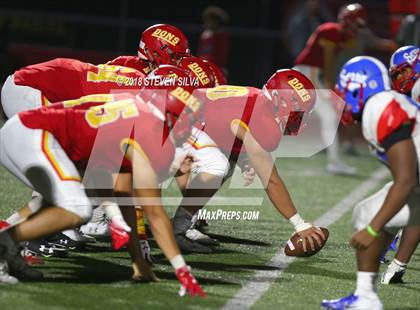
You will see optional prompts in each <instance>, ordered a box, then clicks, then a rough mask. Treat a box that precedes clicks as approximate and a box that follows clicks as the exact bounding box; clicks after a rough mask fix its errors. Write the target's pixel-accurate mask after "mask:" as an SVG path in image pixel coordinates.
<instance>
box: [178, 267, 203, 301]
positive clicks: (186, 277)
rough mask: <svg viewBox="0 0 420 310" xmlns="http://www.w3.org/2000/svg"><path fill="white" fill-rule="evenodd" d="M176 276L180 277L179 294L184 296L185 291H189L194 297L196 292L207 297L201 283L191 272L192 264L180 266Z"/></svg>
mask: <svg viewBox="0 0 420 310" xmlns="http://www.w3.org/2000/svg"><path fill="white" fill-rule="evenodd" d="M176 276H177V278H178V281H179V282H180V283H181V288H180V289H179V296H184V295H185V293H186V292H187V291H188V293H189V294H190V295H191V296H193V297H194V296H195V295H196V294H198V295H200V296H201V297H206V293H204V291H203V289H202V288H201V286H200V284H199V283H198V282H197V280H196V279H195V278H194V276H193V274H192V273H191V268H190V266H184V267H181V268H178V269H177V270H176Z"/></svg>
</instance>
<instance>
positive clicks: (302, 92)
mask: <svg viewBox="0 0 420 310" xmlns="http://www.w3.org/2000/svg"><path fill="white" fill-rule="evenodd" d="M287 84H289V85H290V86H292V88H293V89H294V90H295V91H296V93H297V94H298V95H299V97H300V99H302V101H303V102H307V101H309V100H310V99H311V95H309V92H308V91H307V90H306V89H305V86H303V84H302V83H301V82H300V81H299V80H298V79H297V78H293V79H291V80H289V81H287Z"/></svg>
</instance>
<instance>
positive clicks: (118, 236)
mask: <svg viewBox="0 0 420 310" xmlns="http://www.w3.org/2000/svg"><path fill="white" fill-rule="evenodd" d="M109 228H110V230H111V239H112V248H113V249H114V250H119V249H121V248H122V247H123V246H125V245H126V244H127V243H128V242H129V241H130V235H129V234H128V232H126V231H125V230H123V229H121V228H119V227H117V226H116V225H115V224H114V223H111V225H110V226H109Z"/></svg>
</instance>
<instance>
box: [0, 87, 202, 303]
mask: <svg viewBox="0 0 420 310" xmlns="http://www.w3.org/2000/svg"><path fill="white" fill-rule="evenodd" d="M164 99H165V102H166V103H165V110H164V113H161V112H159V111H157V109H156V108H155V109H153V106H152V104H151V103H145V102H144V101H143V100H142V99H141V98H140V97H138V96H134V95H131V94H119V95H115V96H112V95H104V102H103V105H98V102H92V107H91V108H89V109H85V110H81V109H60V108H57V109H51V108H40V109H36V110H30V111H26V112H21V113H19V114H18V115H15V116H13V117H12V118H11V119H9V120H8V121H7V123H6V124H5V125H4V127H3V128H2V129H1V131H0V136H1V144H0V151H1V157H0V159H1V163H2V164H3V165H4V166H5V167H6V168H7V169H8V170H9V171H10V172H11V173H12V174H14V175H15V176H16V177H17V178H18V179H20V180H21V181H22V182H23V183H25V184H26V185H27V186H28V187H31V188H33V189H34V190H36V191H38V192H39V193H40V194H41V195H42V197H43V198H44V199H45V200H46V201H48V202H49V203H50V207H42V208H41V209H40V210H38V211H37V212H35V213H34V214H33V215H31V216H30V217H29V218H28V219H27V220H26V221H24V222H21V223H19V224H17V225H15V226H13V227H8V229H7V230H5V231H3V232H1V233H0V247H1V249H3V250H4V251H3V252H4V253H2V254H1V257H0V261H6V262H7V264H8V267H9V268H10V270H11V272H12V274H13V273H16V272H19V271H20V270H21V269H28V267H27V266H26V265H25V264H24V262H23V259H22V257H21V256H20V255H19V253H18V251H17V243H19V242H22V241H26V240H31V239H35V238H40V237H43V236H46V235H50V234H53V233H56V232H58V231H61V230H64V229H70V228H76V227H78V226H80V225H81V224H83V223H85V222H86V221H88V220H89V218H90V217H91V214H92V206H91V204H90V201H89V199H88V197H87V196H86V193H85V191H84V188H83V185H82V183H81V178H80V175H79V173H78V169H80V170H85V169H86V168H87V167H92V166H91V165H93V166H94V167H95V168H102V169H105V170H106V171H109V172H113V171H115V170H119V169H128V170H129V171H131V172H132V175H133V184H134V185H135V189H134V193H135V199H136V200H137V201H138V203H139V204H140V205H142V206H143V210H144V212H145V214H146V216H147V218H148V220H149V223H150V227H151V230H152V232H153V234H154V237H155V240H156V242H157V243H158V245H159V246H160V248H161V249H162V251H163V252H164V254H165V255H166V256H167V258H168V259H169V260H170V262H171V264H172V265H173V267H174V268H175V270H176V275H177V277H178V279H179V281H180V282H181V285H182V287H181V289H182V290H181V292H180V293H182V294H185V292H186V291H188V293H189V294H191V295H193V296H194V295H196V294H198V295H201V296H204V295H205V294H204V292H203V291H202V289H201V287H200V285H199V284H198V282H197V281H196V280H195V278H194V276H193V275H192V274H191V272H190V269H189V267H188V266H187V265H186V263H185V261H184V259H183V257H182V255H181V254H180V251H179V249H178V246H177V245H176V242H175V239H174V236H173V233H172V226H171V223H170V220H169V218H168V216H167V214H166V212H165V210H164V209H163V207H162V204H161V199H160V196H161V193H160V189H159V187H158V179H159V177H162V176H165V175H167V173H168V169H169V167H170V164H171V162H172V159H173V156H174V152H175V151H174V149H175V145H174V143H175V144H177V145H179V144H181V143H183V142H184V141H185V140H186V139H187V138H188V136H189V134H190V133H191V125H192V124H191V119H193V115H192V110H191V109H190V108H189V107H186V106H185V105H184V103H183V102H181V101H179V100H178V99H177V98H176V97H174V96H173V95H168V97H167V98H166V97H165V98H164ZM92 158H94V160H93V161H92V160H91V159H92ZM95 159H96V160H95ZM145 201H147V204H146V203H145ZM141 268H142V269H141V270H140V272H141V273H142V276H143V279H144V280H149V281H155V280H157V278H156V277H155V275H154V274H153V272H152V271H151V270H150V269H149V268H147V267H146V265H145V264H144V265H142V266H141ZM29 270H32V269H29Z"/></svg>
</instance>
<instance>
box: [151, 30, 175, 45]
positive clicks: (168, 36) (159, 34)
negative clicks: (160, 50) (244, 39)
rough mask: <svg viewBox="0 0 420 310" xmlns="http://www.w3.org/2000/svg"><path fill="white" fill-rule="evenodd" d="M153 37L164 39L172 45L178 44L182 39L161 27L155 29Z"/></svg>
mask: <svg viewBox="0 0 420 310" xmlns="http://www.w3.org/2000/svg"><path fill="white" fill-rule="evenodd" d="M152 37H155V38H159V39H162V40H163V41H165V42H167V43H169V44H170V45H172V46H176V45H177V44H178V43H179V41H180V39H179V38H178V37H177V36H176V35H174V34H173V33H170V32H168V31H166V30H162V29H160V28H157V29H156V30H155V31H153V33H152Z"/></svg>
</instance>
